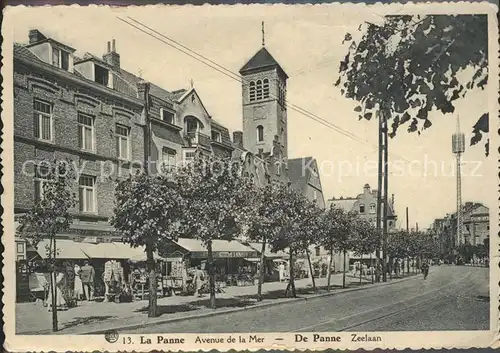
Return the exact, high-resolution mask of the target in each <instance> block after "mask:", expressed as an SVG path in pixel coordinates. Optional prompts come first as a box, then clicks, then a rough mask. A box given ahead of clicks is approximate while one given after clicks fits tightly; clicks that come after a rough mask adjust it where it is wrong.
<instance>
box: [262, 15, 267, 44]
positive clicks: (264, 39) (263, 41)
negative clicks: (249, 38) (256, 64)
mask: <svg viewBox="0 0 500 353" xmlns="http://www.w3.org/2000/svg"><path fill="white" fill-rule="evenodd" d="M262 46H263V47H265V46H266V32H265V31H264V21H262Z"/></svg>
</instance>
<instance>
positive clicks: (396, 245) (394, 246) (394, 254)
mask: <svg viewBox="0 0 500 353" xmlns="http://www.w3.org/2000/svg"><path fill="white" fill-rule="evenodd" d="M408 251H409V235H408V233H407V232H406V231H403V230H400V231H397V232H395V233H391V234H389V239H388V242H387V253H388V255H389V259H391V260H390V263H392V261H397V260H398V259H406V258H407V257H408ZM403 272H404V266H403Z"/></svg>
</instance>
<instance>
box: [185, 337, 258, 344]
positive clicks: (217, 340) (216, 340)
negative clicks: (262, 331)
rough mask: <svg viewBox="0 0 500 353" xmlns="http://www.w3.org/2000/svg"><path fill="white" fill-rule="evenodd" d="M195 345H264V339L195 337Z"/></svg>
mask: <svg viewBox="0 0 500 353" xmlns="http://www.w3.org/2000/svg"><path fill="white" fill-rule="evenodd" d="M194 342H195V343H205V344H207V343H208V344H214V343H216V344H217V343H264V337H259V336H258V335H237V336H227V337H200V336H196V340H195V341H194Z"/></svg>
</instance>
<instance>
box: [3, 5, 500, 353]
mask: <svg viewBox="0 0 500 353" xmlns="http://www.w3.org/2000/svg"><path fill="white" fill-rule="evenodd" d="M47 6H48V5H47ZM90 6H92V7H96V6H97V5H90ZM99 6H103V5H99ZM148 6H168V5H148ZM186 6H188V5H186ZM217 6H233V7H236V8H238V7H240V8H241V10H242V11H244V8H245V6H261V7H262V8H263V11H264V10H265V7H266V6H303V7H307V6H325V7H338V8H339V10H340V11H343V12H346V13H348V11H357V10H359V8H360V7H366V6H368V7H369V9H370V11H372V12H373V13H374V15H375V16H383V15H386V14H402V13H407V14H417V13H423V14H472V13H476V14H488V17H489V21H488V31H489V51H488V52H489V65H490V66H489V75H490V76H489V82H488V91H489V97H490V99H489V112H490V157H489V162H490V167H491V179H488V180H487V183H486V185H487V187H491V190H496V191H497V193H493V192H492V193H491V194H492V200H491V201H492V202H491V204H492V205H497V206H496V208H492V209H491V211H490V229H492V233H491V234H492V236H491V237H490V242H491V244H490V251H491V254H490V259H491V266H490V330H489V331H418V332H372V333H369V334H370V335H378V336H380V337H382V342H378V343H370V342H368V343H356V342H351V341H350V337H351V332H340V333H331V334H330V335H331V336H339V337H341V342H338V343H333V344H332V343H329V344H320V343H311V342H308V343H296V342H295V341H294V333H265V334H260V333H256V334H255V333H254V334H252V335H257V336H258V337H262V338H264V342H263V343H252V344H249V343H245V344H239V343H238V342H236V343H234V344H227V343H223V344H196V343H194V342H195V339H196V337H197V336H199V337H204V338H224V339H225V341H226V340H227V337H228V336H233V337H238V336H249V335H250V334H245V333H230V334H200V335H198V334H165V335H164V336H168V337H178V338H184V340H185V343H184V344H179V345H161V344H160V345H158V344H153V345H140V344H138V342H139V335H130V337H131V339H132V340H133V341H134V342H136V344H120V343H119V342H117V343H114V344H111V343H108V342H107V341H106V340H105V339H104V335H96V336H82V335H36V336H35V335H33V336H26V335H16V334H15V305H14V303H15V289H16V286H15V269H14V263H15V261H14V259H15V253H14V249H15V247H14V233H15V229H14V207H13V206H14V205H13V191H14V190H13V188H9V187H8V185H13V180H14V175H13V163H12V156H13V89H12V87H13V82H12V81H13V77H12V70H13V67H12V66H13V59H12V58H13V56H12V55H13V53H12V51H13V48H12V47H13V46H12V42H13V35H12V31H11V30H10V24H11V23H10V17H9V15H10V14H12V13H14V12H19V11H23V10H24V9H25V6H15V7H12V6H8V7H7V8H6V9H5V10H4V21H3V25H2V35H3V39H4V40H3V47H2V54H3V66H2V69H1V73H2V77H3V103H2V108H3V112H2V121H3V123H4V129H3V132H4V133H3V144H2V148H3V152H2V159H3V166H4V175H3V177H2V185H3V186H4V194H3V195H2V205H3V207H4V215H3V226H4V236H3V237H2V243H3V245H4V249H5V250H4V253H3V255H4V267H3V276H4V283H3V285H4V296H3V303H4V309H3V314H4V322H5V324H4V332H5V335H6V341H5V346H4V347H5V348H6V349H7V351H10V352H23V351H57V352H63V351H68V350H77V351H83V350H85V351H94V350H99V351H109V352H113V351H118V350H121V351H124V350H126V351H132V350H133V351H150V350H153V349H161V350H172V351H176V350H182V351H191V350H192V351H198V350H210V349H218V350H220V351H227V350H230V349H236V350H243V349H245V350H246V349H249V350H257V349H262V348H264V349H288V350H294V349H300V350H305V349H314V350H322V349H326V348H339V349H358V348H363V349H367V350H371V349H375V348H398V349H403V348H413V349H417V348H470V347H478V348H479V347H494V348H497V347H500V343H499V338H500V335H499V334H498V332H499V313H498V306H499V283H498V280H500V269H499V266H498V264H499V260H500V257H499V245H500V242H499V236H498V234H499V233H498V231H499V227H498V222H499V219H498V210H499V209H498V207H499V203H498V201H497V200H499V194H498V192H499V172H500V168H499V164H498V159H499V155H500V152H499V146H500V143H499V142H500V138H499V134H498V131H499V130H498V128H499V127H500V125H499V118H498V115H499V104H498V91H499V85H498V83H499V80H498V77H499V75H498V63H499V61H498V48H499V46H498V23H497V18H496V13H497V11H498V8H497V6H496V5H494V4H491V3H487V2H483V3H467V2H456V3H431V2H428V3H424V4H415V3H407V4H384V5H382V4H375V5H366V4H315V5H295V4H294V5H282V4H272V5H271V4H268V5H217ZM72 7H73V8H74V10H75V11H78V8H79V6H78V5H72ZM133 7H135V6H133ZM206 7H214V6H213V5H204V6H202V7H200V6H196V7H195V6H192V10H193V11H200V9H202V10H206ZM211 10H214V9H211ZM482 187H484V185H482ZM302 334H307V333H302ZM309 334H310V335H312V333H309ZM323 334H325V333H323ZM363 334H364V333H363ZM122 336H123V335H122ZM144 336H145V337H148V338H151V339H152V340H153V341H156V339H157V337H158V336H159V335H144ZM275 337H283V338H285V340H284V341H282V342H284V343H280V344H279V345H278V344H275V343H274V342H275V341H274V338H275Z"/></svg>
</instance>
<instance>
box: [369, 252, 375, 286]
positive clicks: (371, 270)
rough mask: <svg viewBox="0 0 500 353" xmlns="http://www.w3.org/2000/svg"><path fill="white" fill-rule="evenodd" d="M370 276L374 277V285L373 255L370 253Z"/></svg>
mask: <svg viewBox="0 0 500 353" xmlns="http://www.w3.org/2000/svg"><path fill="white" fill-rule="evenodd" d="M370 274H371V276H372V284H373V283H374V277H373V265H372V254H371V253H370Z"/></svg>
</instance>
